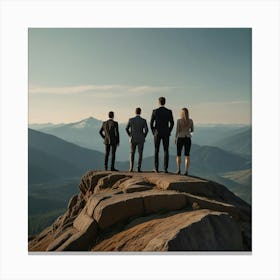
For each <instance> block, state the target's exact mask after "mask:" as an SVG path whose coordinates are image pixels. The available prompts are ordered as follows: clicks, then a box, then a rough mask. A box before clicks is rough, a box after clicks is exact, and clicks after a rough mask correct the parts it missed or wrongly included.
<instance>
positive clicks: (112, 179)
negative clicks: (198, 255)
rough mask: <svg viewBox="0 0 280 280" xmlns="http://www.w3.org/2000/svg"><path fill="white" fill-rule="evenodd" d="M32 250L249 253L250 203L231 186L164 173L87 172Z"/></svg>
mask: <svg viewBox="0 0 280 280" xmlns="http://www.w3.org/2000/svg"><path fill="white" fill-rule="evenodd" d="M79 189H80V192H79V194H78V195H75V196H74V197H72V198H71V199H70V201H69V204H68V208H67V210H66V212H65V214H64V215H62V216H60V217H59V218H58V219H57V220H56V221H55V222H54V223H53V224H52V225H51V226H50V227H48V228H47V229H45V230H44V231H43V232H41V233H40V234H38V235H37V236H35V237H34V238H33V239H32V240H30V241H29V243H28V248H29V251H58V252H60V251H152V252H153V251H250V250H251V207H250V205H248V204H247V203H246V202H244V201H243V200H241V199H240V198H239V197H237V196H235V195H234V194H233V193H232V192H230V191H229V190H228V189H227V188H226V187H224V186H222V185H219V184H217V183H215V182H211V181H207V180H204V179H201V178H197V177H190V176H188V177H186V176H181V175H173V174H164V173H150V172H143V173H136V172H135V173H134V172H104V171H102V172H101V171H94V170H92V171H89V172H87V173H86V174H85V175H84V176H83V178H82V180H81V183H80V186H79Z"/></svg>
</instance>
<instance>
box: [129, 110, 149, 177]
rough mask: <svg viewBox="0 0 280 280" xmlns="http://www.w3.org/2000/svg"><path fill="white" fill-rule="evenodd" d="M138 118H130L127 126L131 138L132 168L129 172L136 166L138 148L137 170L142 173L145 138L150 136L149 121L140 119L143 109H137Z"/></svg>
mask: <svg viewBox="0 0 280 280" xmlns="http://www.w3.org/2000/svg"><path fill="white" fill-rule="evenodd" d="M135 113H136V116H135V117H133V118H130V119H129V120H128V123H127V126H126V132H127V134H128V136H130V168H129V171H130V172H132V171H133V166H134V155H135V149H136V146H137V147H138V154H139V158H138V166H137V170H138V172H141V164H142V156H143V148H144V142H145V138H146V136H147V134H148V131H149V130H148V125H147V121H146V120H145V119H143V118H141V117H140V114H141V108H139V107H138V108H136V110H135Z"/></svg>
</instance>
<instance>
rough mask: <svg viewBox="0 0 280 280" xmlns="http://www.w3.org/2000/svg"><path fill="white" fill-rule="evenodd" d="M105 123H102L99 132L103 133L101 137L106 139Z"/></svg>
mask: <svg viewBox="0 0 280 280" xmlns="http://www.w3.org/2000/svg"><path fill="white" fill-rule="evenodd" d="M103 132H104V123H103V124H102V126H101V128H100V130H99V134H100V135H101V137H102V138H103V139H104V138H105V135H104V133H103Z"/></svg>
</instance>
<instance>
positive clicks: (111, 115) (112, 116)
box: [108, 111, 114, 119]
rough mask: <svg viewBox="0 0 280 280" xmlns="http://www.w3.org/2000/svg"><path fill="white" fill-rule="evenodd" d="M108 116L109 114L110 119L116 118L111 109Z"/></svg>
mask: <svg viewBox="0 0 280 280" xmlns="http://www.w3.org/2000/svg"><path fill="white" fill-rule="evenodd" d="M108 116H109V118H110V119H113V118H114V112H112V111H110V112H109V113H108Z"/></svg>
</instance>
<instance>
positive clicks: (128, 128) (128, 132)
mask: <svg viewBox="0 0 280 280" xmlns="http://www.w3.org/2000/svg"><path fill="white" fill-rule="evenodd" d="M130 128H131V124H130V119H129V120H128V123H127V125H126V128H125V130H126V133H127V134H128V136H130V137H131V131H130Z"/></svg>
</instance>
